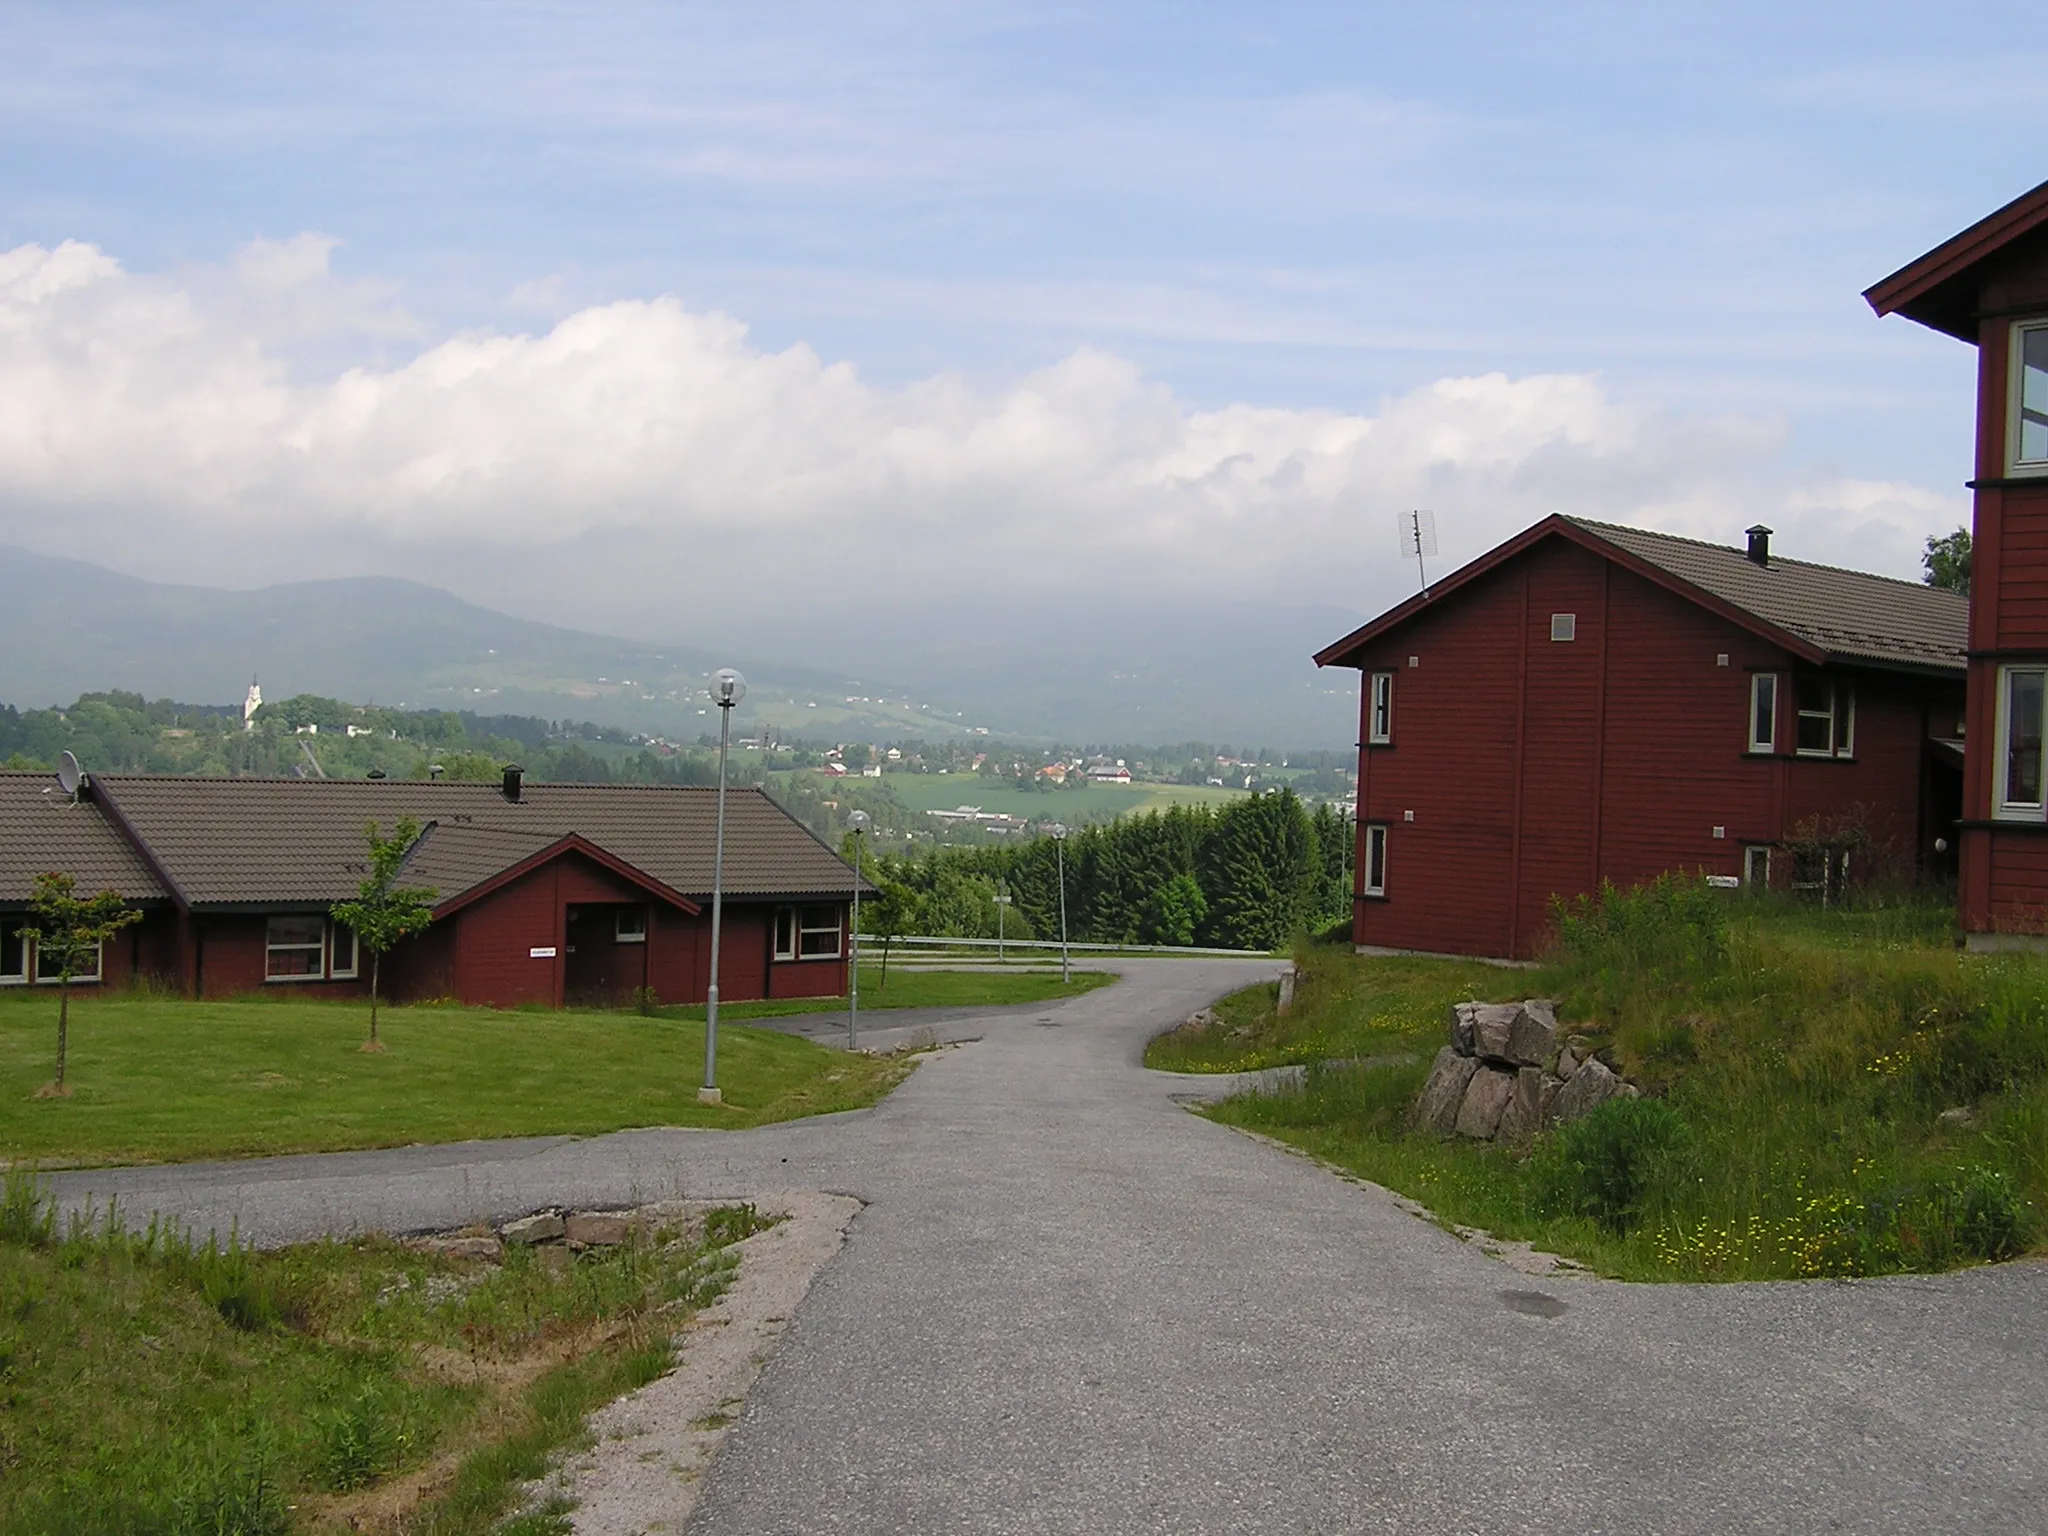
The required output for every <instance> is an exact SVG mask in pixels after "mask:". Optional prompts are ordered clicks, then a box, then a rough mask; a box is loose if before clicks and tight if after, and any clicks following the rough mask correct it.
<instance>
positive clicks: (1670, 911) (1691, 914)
mask: <svg viewBox="0 0 2048 1536" xmlns="http://www.w3.org/2000/svg"><path fill="white" fill-rule="evenodd" d="M1552 912H1553V914H1554V916H1555V919H1556V923H1557V948H1558V951H1559V952H1560V954H1561V956H1562V957H1563V958H1565V959H1566V960H1568V961H1575V962H1577V963H1579V964H1581V965H1585V966H1589V967H1591V968H1593V969H1596V970H1607V969H1617V968H1618V969H1622V970H1628V971H1638V972H1640V971H1650V970H1666V971H1678V972H1682V973H1697V972H1702V971H1710V970H1714V969H1717V968H1718V967H1719V966H1720V965H1721V963H1722V962H1723V961H1724V960H1726V959H1727V957H1728V909H1727V905H1726V903H1725V902H1724V901H1723V899H1722V898H1721V896H1720V895H1719V894H1718V893H1717V892H1716V891H1715V890H1714V888H1713V887H1712V886H1710V885H1708V884H1707V882H1706V880H1705V879H1704V878H1703V877H1700V876H1697V875H1676V874H1665V875H1659V876H1658V877H1657V878H1656V879H1655V880H1652V881H1651V882H1649V884H1647V885H1638V886H1632V887H1630V888H1629V889H1627V890H1621V889H1619V888H1617V887H1615V886H1614V885H1612V884H1609V883H1607V882H1605V881H1603V882H1602V883H1601V886H1600V890H1599V893H1598V894H1597V895H1594V896H1581V897H1578V898H1577V899H1576V900H1573V901H1565V900H1563V899H1562V898H1555V899H1554V900H1553V903H1552Z"/></svg>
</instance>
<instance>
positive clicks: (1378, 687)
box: [1365, 672, 1394, 747]
mask: <svg viewBox="0 0 2048 1536" xmlns="http://www.w3.org/2000/svg"><path fill="white" fill-rule="evenodd" d="M1366 690H1367V691H1366V701H1367V702H1366V712H1365V744H1366V745H1367V746H1369V747H1390V746H1392V745H1393V744H1394V674H1393V673H1391V672H1374V673H1372V674H1371V678H1370V681H1368V683H1367V684H1366Z"/></svg>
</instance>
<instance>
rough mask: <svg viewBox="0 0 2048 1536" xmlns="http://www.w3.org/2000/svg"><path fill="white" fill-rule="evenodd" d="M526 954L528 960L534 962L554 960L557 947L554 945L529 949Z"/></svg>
mask: <svg viewBox="0 0 2048 1536" xmlns="http://www.w3.org/2000/svg"><path fill="white" fill-rule="evenodd" d="M526 954H527V958H528V959H532V960H552V959H554V958H555V946H554V945H552V944H546V945H536V946H535V947H534V948H532V949H529V950H528V951H527V952H526Z"/></svg>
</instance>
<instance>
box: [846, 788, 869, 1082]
mask: <svg viewBox="0 0 2048 1536" xmlns="http://www.w3.org/2000/svg"><path fill="white" fill-rule="evenodd" d="M846 824H847V825H848V826H849V827H851V828H853V965H852V968H851V969H850V970H849V971H848V973H847V978H846V1003H847V1007H846V1048H847V1049H848V1050H849V1051H851V1050H857V1049H859V1042H860V867H861V865H862V864H864V863H866V862H867V861H866V860H865V859H863V858H862V857H861V851H862V846H863V844H862V840H861V834H862V833H864V832H866V831H867V829H868V813H867V812H866V811H855V812H854V813H853V814H852V815H851V816H849V817H847V818H846Z"/></svg>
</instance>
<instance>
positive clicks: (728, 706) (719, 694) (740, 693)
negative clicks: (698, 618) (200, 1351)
mask: <svg viewBox="0 0 2048 1536" xmlns="http://www.w3.org/2000/svg"><path fill="white" fill-rule="evenodd" d="M712 695H713V697H714V698H715V699H716V700H717V701H718V835H717V838H716V839H715V840H714V841H713V843H712V845H711V984H710V985H709V986H708V987H707V988H706V989H705V992H704V1086H703V1087H702V1088H699V1089H698V1090H697V1098H698V1100H699V1102H701V1103H705V1104H717V1103H721V1102H723V1100H724V1098H725V1095H724V1094H722V1093H720V1092H719V1091H718V939H719V930H720V928H721V926H722V922H723V919H724V916H725V753H726V748H727V747H728V746H730V745H731V743H732V709H733V706H734V705H735V704H737V703H739V701H740V700H741V699H743V698H745V697H746V696H747V680H746V679H745V678H744V677H741V676H740V675H739V673H737V672H735V671H734V670H733V669H732V668H731V667H720V668H719V669H718V676H717V677H716V679H714V680H713V685H712Z"/></svg>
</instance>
